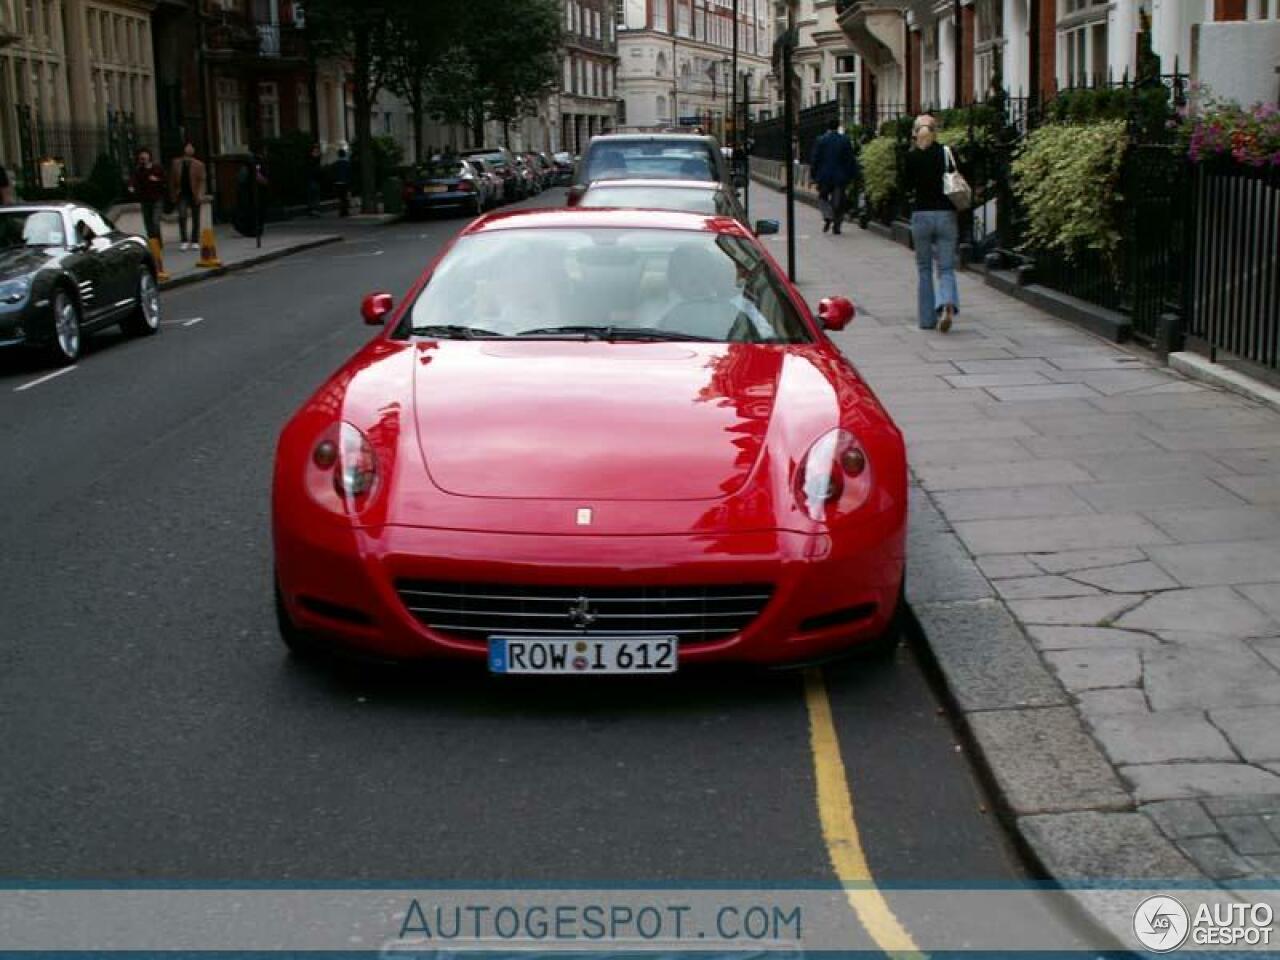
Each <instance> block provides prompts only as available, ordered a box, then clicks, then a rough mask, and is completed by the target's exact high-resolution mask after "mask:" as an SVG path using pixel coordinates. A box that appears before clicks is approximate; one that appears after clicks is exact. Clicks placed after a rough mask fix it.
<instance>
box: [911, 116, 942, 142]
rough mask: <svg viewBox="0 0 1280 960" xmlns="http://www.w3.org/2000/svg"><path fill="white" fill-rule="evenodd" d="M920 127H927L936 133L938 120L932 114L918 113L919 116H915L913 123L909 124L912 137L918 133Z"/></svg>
mask: <svg viewBox="0 0 1280 960" xmlns="http://www.w3.org/2000/svg"><path fill="white" fill-rule="evenodd" d="M921 127H928V128H929V129H931V130H933V131H934V132H935V133H936V132H937V130H938V121H937V120H936V119H934V117H933V114H930V113H922V114H920V116H918V117H916V119H915V123H913V124H911V136H913V137H914V136H915V135H916V134H917V133H919V132H920V128H921Z"/></svg>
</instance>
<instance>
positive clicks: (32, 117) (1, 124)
mask: <svg viewBox="0 0 1280 960" xmlns="http://www.w3.org/2000/svg"><path fill="white" fill-rule="evenodd" d="M154 7H155V3H154V2H151V0H0V162H3V163H4V164H5V166H6V168H8V169H12V170H15V171H17V172H18V174H19V176H21V177H22V178H23V180H24V181H25V182H28V183H30V184H32V185H34V186H41V185H44V186H53V185H55V184H56V176H57V175H58V173H65V174H66V175H68V176H73V177H75V176H86V175H87V174H88V173H89V171H90V169H91V168H92V166H93V163H94V161H95V160H96V158H97V156H98V155H100V154H103V153H107V154H111V155H113V156H116V155H120V154H122V153H125V152H127V151H125V150H123V149H122V147H123V145H124V144H125V142H126V137H125V136H124V134H125V132H126V131H127V133H128V137H127V142H128V143H129V144H132V145H136V144H137V143H138V142H140V141H141V140H145V139H147V138H149V137H151V136H154V134H155V130H156V126H157V113H156V87H155V64H154V59H153V56H152V35H151V14H152V10H153V9H154ZM118 159H120V160H124V159H126V158H125V157H123V156H118ZM42 161H43V162H42ZM46 180H49V181H50V182H44V181H46Z"/></svg>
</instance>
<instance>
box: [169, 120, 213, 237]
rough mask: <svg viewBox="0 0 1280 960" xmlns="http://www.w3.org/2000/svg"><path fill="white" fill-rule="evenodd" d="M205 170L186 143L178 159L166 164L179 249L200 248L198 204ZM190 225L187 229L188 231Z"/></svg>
mask: <svg viewBox="0 0 1280 960" xmlns="http://www.w3.org/2000/svg"><path fill="white" fill-rule="evenodd" d="M204 186H205V168H204V164H203V163H201V162H200V161H199V160H197V159H196V145H195V144H194V143H192V142H191V141H190V140H188V141H187V142H186V143H184V144H183V145H182V156H180V157H175V158H174V160H173V163H171V164H170V165H169V199H170V200H172V201H173V203H174V205H175V206H176V207H177V208H178V236H179V237H180V238H181V239H182V249H183V250H195V249H196V248H198V247H199V246H200V205H201V204H202V203H204ZM188 226H190V230H188V229H187V228H188Z"/></svg>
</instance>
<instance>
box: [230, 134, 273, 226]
mask: <svg viewBox="0 0 1280 960" xmlns="http://www.w3.org/2000/svg"><path fill="white" fill-rule="evenodd" d="M269 186H270V180H269V179H268V177H267V164H266V161H265V160H263V159H262V157H261V156H260V155H259V154H257V153H250V154H249V156H248V157H247V158H245V161H244V166H242V167H241V168H240V174H239V176H238V177H237V178H236V212H235V216H234V218H233V219H232V221H231V225H232V226H233V227H235V228H236V232H237V233H239V234H240V235H241V236H244V237H261V236H262V228H263V225H264V224H265V223H266V219H267V188H268V187H269Z"/></svg>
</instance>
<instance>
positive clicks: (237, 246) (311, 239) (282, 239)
mask: <svg viewBox="0 0 1280 960" xmlns="http://www.w3.org/2000/svg"><path fill="white" fill-rule="evenodd" d="M273 226H275V224H267V230H266V231H265V232H264V233H263V236H262V246H261V247H259V246H258V245H257V241H256V240H254V239H253V238H252V237H242V236H240V234H238V233H236V232H235V231H234V230H233V229H231V227H230V226H228V225H226V224H218V225H216V226H215V227H214V233H215V235H216V236H217V239H218V259H219V260H221V261H222V266H221V267H213V268H207V267H197V266H196V261H197V260H199V259H200V251H199V250H198V249H196V250H183V249H182V248H181V245H180V244H179V243H178V242H177V241H176V240H173V239H170V238H169V237H168V235H167V231H166V236H165V246H164V268H165V270H166V271H167V272H168V274H169V279H168V280H166V281H165V282H164V283H162V284H160V288H161V289H162V290H168V289H171V288H173V287H180V286H185V285H186V284H188V283H196V282H198V281H200V280H203V279H205V278H207V277H212V276H219V275H221V274H224V273H229V272H231V271H233V270H242V269H244V268H245V267H251V266H253V265H255V264H258V263H265V262H266V261H268V260H275V259H276V258H278V257H285V256H288V255H290V254H293V253H300V252H301V251H303V250H310V249H311V248H312V247H318V246H322V245H323V244H327V243H336V242H337V241H339V240H341V239H342V237H341V235H340V234H337V233H325V232H322V230H323V228H322V227H320V226H319V225H317V226H316V227H315V228H313V231H305V232H304V231H299V230H295V229H275V230H272V229H271V228H272V227H273Z"/></svg>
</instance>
